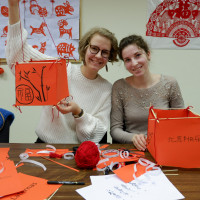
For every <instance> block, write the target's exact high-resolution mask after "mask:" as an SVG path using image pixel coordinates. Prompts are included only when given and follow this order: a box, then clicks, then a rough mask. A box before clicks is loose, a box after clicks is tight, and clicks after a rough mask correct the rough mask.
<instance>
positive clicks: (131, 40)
mask: <svg viewBox="0 0 200 200" xmlns="http://www.w3.org/2000/svg"><path fill="white" fill-rule="evenodd" d="M131 44H135V45H137V46H138V47H139V48H141V49H143V50H144V51H145V53H146V54H148V53H149V52H150V49H149V46H148V44H147V43H146V42H145V41H144V39H143V38H142V36H139V35H130V36H128V37H125V38H123V39H122V40H121V41H120V43H119V52H118V54H119V58H120V59H121V60H123V57H122V51H123V49H124V48H126V47H127V46H128V45H131Z"/></svg>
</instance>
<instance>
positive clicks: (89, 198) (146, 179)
mask: <svg viewBox="0 0 200 200" xmlns="http://www.w3.org/2000/svg"><path fill="white" fill-rule="evenodd" d="M91 182H92V185H90V186H88V187H85V188H82V189H78V190H76V191H77V192H78V193H79V194H80V195H81V196H82V197H83V198H85V199H86V200H93V199H96V200H102V199H109V200H133V199H134V200H141V199H142V200H160V199H162V200H175V199H184V196H183V195H182V194H181V193H180V192H179V191H178V190H177V189H176V188H175V187H174V186H173V184H172V183H171V182H170V181H169V180H168V179H167V177H166V176H165V175H164V174H163V173H162V172H160V173H159V174H158V173H157V174H154V172H153V171H151V172H148V173H146V174H144V175H142V176H140V177H139V178H138V179H137V180H134V181H132V182H130V183H124V182H123V181H122V180H121V179H119V178H118V177H117V176H116V175H106V176H91Z"/></svg>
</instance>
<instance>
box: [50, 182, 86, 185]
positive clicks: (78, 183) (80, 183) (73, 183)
mask: <svg viewBox="0 0 200 200" xmlns="http://www.w3.org/2000/svg"><path fill="white" fill-rule="evenodd" d="M47 183H48V184H63V185H85V183H84V182H76V181H47Z"/></svg>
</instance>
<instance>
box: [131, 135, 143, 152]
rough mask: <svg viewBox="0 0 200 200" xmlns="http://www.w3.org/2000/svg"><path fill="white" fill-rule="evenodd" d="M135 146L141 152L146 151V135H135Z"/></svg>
mask: <svg viewBox="0 0 200 200" xmlns="http://www.w3.org/2000/svg"><path fill="white" fill-rule="evenodd" d="M132 141H133V144H134V146H135V147H136V148H137V149H138V150H139V151H145V150H146V135H144V134H134V136H133V139H132Z"/></svg>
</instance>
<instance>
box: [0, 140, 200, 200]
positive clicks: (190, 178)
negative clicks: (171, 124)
mask: <svg viewBox="0 0 200 200" xmlns="http://www.w3.org/2000/svg"><path fill="white" fill-rule="evenodd" d="M53 145H54V144H53ZM54 146H55V147H56V148H57V149H70V150H72V148H73V147H74V146H77V145H74V144H73V145H72V144H55V145H54ZM6 147H10V151H9V157H10V160H13V161H14V162H15V164H16V163H17V162H19V160H20V159H19V154H20V153H23V152H24V151H25V149H26V148H30V149H46V144H24V143H21V144H15V143H4V144H2V143H1V144H0V148H6ZM121 147H124V148H128V149H131V148H133V146H132V145H130V144H110V145H109V146H108V149H118V148H121ZM145 157H146V158H147V159H149V160H152V161H153V158H152V157H151V155H150V153H149V152H146V153H145ZM32 159H33V158H32ZM186 159H187V158H186ZM34 160H36V161H39V162H41V163H43V164H44V165H45V166H46V167H47V171H45V172H44V171H43V169H42V168H40V167H35V166H34V165H32V164H29V163H25V164H24V165H23V166H21V167H19V168H17V171H18V172H22V173H25V174H28V175H32V176H36V177H40V178H45V179H47V180H62V181H83V182H85V186H88V185H91V182H90V176H91V175H103V172H98V171H96V170H88V169H84V170H80V172H75V171H73V170H70V169H68V168H65V167H63V166H60V165H58V164H56V163H53V162H50V161H48V160H46V159H43V158H41V157H34ZM56 161H58V162H60V163H63V164H65V165H68V166H70V167H73V168H76V169H78V168H77V166H76V163H75V160H64V159H59V160H58V159H57V160H56ZM169 169H175V167H162V170H169ZM176 169H177V168H176ZM165 173H167V174H170V173H171V174H178V175H167V177H168V179H169V180H170V181H171V182H172V183H173V184H174V186H175V187H176V188H177V189H178V190H179V191H180V192H181V193H182V194H183V195H184V196H185V199H186V200H199V199H200V169H181V168H179V169H178V172H177V171H175V172H165ZM82 187H83V186H82V185H63V186H61V187H60V189H59V190H58V191H57V192H56V193H55V195H54V196H53V197H52V198H51V200H72V199H73V200H79V199H83V198H82V197H81V196H80V195H79V194H78V193H77V192H76V191H75V190H76V189H79V188H82Z"/></svg>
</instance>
